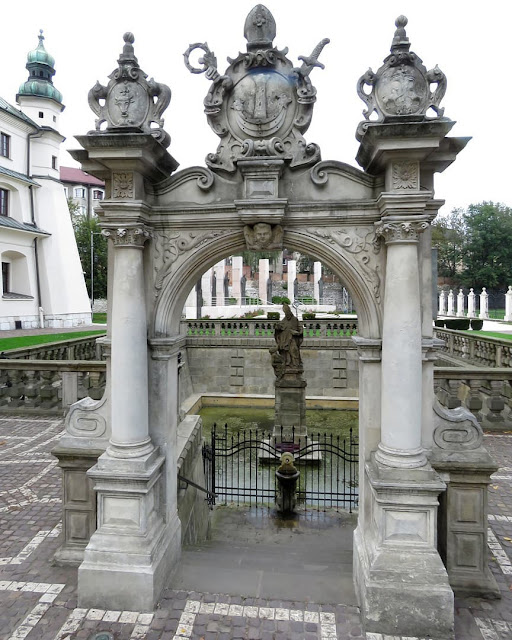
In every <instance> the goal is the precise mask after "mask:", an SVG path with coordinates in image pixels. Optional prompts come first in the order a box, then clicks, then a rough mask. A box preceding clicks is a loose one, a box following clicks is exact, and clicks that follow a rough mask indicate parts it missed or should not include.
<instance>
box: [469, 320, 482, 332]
mask: <svg viewBox="0 0 512 640" xmlns="http://www.w3.org/2000/svg"><path fill="white" fill-rule="evenodd" d="M483 326H484V321H483V320H479V319H477V318H472V319H471V328H472V329H473V330H474V331H481V330H482V327H483Z"/></svg>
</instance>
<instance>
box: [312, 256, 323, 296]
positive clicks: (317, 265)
mask: <svg viewBox="0 0 512 640" xmlns="http://www.w3.org/2000/svg"><path fill="white" fill-rule="evenodd" d="M321 278H322V263H321V262H313V298H314V299H315V300H316V301H317V304H321V301H320V280H321Z"/></svg>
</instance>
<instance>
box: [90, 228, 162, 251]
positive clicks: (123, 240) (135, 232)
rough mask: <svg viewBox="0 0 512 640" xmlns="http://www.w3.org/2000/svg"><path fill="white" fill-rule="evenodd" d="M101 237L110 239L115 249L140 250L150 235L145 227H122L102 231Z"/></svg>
mask: <svg viewBox="0 0 512 640" xmlns="http://www.w3.org/2000/svg"><path fill="white" fill-rule="evenodd" d="M101 233H102V235H104V236H105V237H107V238H110V239H111V240H112V242H113V243H114V246H115V247H132V248H136V249H142V248H143V247H144V244H145V243H146V241H147V240H148V239H149V238H150V237H151V233H150V232H149V230H148V229H146V228H145V227H122V228H118V229H103V230H102V232H101Z"/></svg>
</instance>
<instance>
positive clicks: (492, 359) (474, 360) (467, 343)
mask: <svg viewBox="0 0 512 640" xmlns="http://www.w3.org/2000/svg"><path fill="white" fill-rule="evenodd" d="M434 334H435V336H436V337H437V338H439V339H441V340H443V342H444V345H443V346H441V347H440V353H441V354H446V355H448V356H450V357H451V358H454V359H460V360H463V361H464V362H465V363H467V364H472V365H475V366H480V367H482V366H483V367H511V366H512V341H511V340H500V339H498V338H489V337H483V336H481V335H478V334H477V335H474V336H473V335H471V334H469V333H461V332H460V331H455V330H451V329H435V330H434Z"/></svg>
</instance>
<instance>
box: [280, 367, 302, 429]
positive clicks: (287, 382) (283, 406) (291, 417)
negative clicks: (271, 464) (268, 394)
mask: <svg viewBox="0 0 512 640" xmlns="http://www.w3.org/2000/svg"><path fill="white" fill-rule="evenodd" d="M303 371H304V369H303V368H302V367H300V368H297V369H295V370H291V369H290V370H289V371H287V372H286V373H285V374H284V375H283V377H282V378H280V379H279V380H276V382H275V418H274V433H273V436H274V437H276V438H279V439H280V438H281V427H282V429H283V433H286V434H287V436H288V434H290V435H291V430H292V427H295V437H296V438H297V437H298V436H305V435H306V433H307V429H306V386H307V382H306V381H305V380H303V379H302V373H303Z"/></svg>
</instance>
